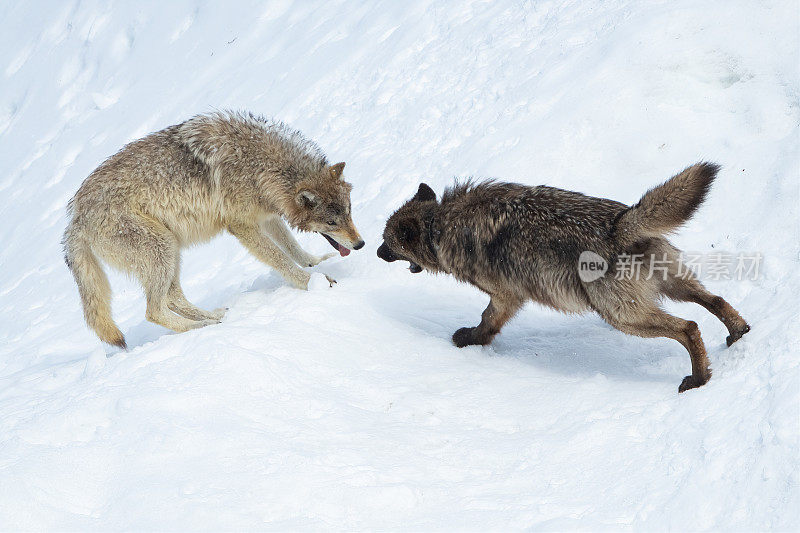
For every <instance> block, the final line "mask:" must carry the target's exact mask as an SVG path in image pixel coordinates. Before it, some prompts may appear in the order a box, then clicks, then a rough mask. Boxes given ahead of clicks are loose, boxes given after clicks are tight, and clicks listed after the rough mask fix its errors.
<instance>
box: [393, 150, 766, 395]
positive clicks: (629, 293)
mask: <svg viewBox="0 0 800 533" xmlns="http://www.w3.org/2000/svg"><path fill="white" fill-rule="evenodd" d="M717 171H718V167H717V166H716V165H713V164H709V163H700V164H697V165H693V166H691V167H689V168H687V169H686V170H684V171H683V172H681V173H680V174H678V175H676V176H675V177H673V178H672V179H670V180H668V181H667V182H665V183H664V184H662V185H659V186H658V187H655V188H653V189H651V190H650V191H648V192H647V193H646V194H645V195H644V196H643V197H642V199H641V200H640V201H639V202H638V203H637V204H636V205H634V206H632V207H628V206H626V205H625V204H622V203H620V202H615V201H613V200H607V199H604V198H595V197H591V196H586V195H584V194H581V193H578V192H573V191H566V190H562V189H557V188H554V187H546V186H538V187H528V186H524V185H519V184H513V183H498V182H493V181H489V182H484V183H478V184H475V183H467V184H461V185H458V184H457V185H456V186H454V187H452V188H450V189H447V190H446V191H445V192H444V194H443V195H442V198H441V201H437V199H436V194H435V193H434V192H433V190H431V189H430V187H428V186H427V185H425V184H422V185H420V187H419V190H418V191H417V194H416V195H415V196H414V198H412V199H411V200H410V201H408V202H407V203H406V204H405V205H403V206H402V207H401V208H400V209H398V210H397V211H396V212H395V213H394V214H393V215H392V216H391V217H390V218H389V220H388V221H387V223H386V229H385V231H384V243H383V244H382V245H381V246H380V248H379V249H378V256H379V257H381V258H382V259H384V260H386V261H394V260H406V261H409V262H410V265H411V266H410V270H411V271H412V272H420V271H422V270H423V269H424V270H428V271H430V272H444V273H448V274H452V275H453V276H455V277H456V278H458V279H459V280H461V281H464V282H467V283H470V284H472V285H474V286H476V287H478V288H479V289H481V290H482V291H484V292H486V293H487V294H489V295H490V297H491V299H490V303H489V306H488V307H487V308H486V310H485V311H484V312H483V317H482V320H481V323H480V324H479V325H478V326H476V327H468V328H461V329H459V330H458V331H456V332H455V334H454V335H453V341H454V342H455V344H456V345H458V346H467V345H471V344H488V343H489V342H491V341H492V339H493V338H494V336H495V335H496V334H497V333H498V332H499V331H500V329H501V328H502V326H503V324H505V323H506V322H507V321H508V320H509V319H510V318H511V317H512V316H514V314H515V313H516V312H517V311H518V310H519V309H520V307H521V306H522V305H523V304H524V303H525V302H526V301H529V300H533V301H536V302H539V303H542V304H544V305H547V306H550V307H552V308H554V309H558V310H560V311H564V312H575V313H580V312H584V311H588V310H594V311H596V312H597V313H598V314H599V315H600V316H601V317H603V319H604V320H605V321H606V322H608V323H609V324H611V325H612V326H614V327H615V328H617V329H619V330H620V331H624V332H626V333H630V334H633V335H639V336H642V337H661V336H664V337H669V338H672V339H675V340H677V341H678V342H680V343H681V344H682V345H683V346H684V347H686V349H687V350H688V351H689V354H690V356H691V361H692V375H690V376H687V377H686V378H685V379H684V380H683V382H682V383H681V386H680V387H679V390H680V391H681V392H682V391H684V390H687V389H689V388H693V387H698V386H700V385H703V384H704V383H706V382H707V381H708V379H709V377H710V376H711V371H710V369H709V365H708V359H707V356H706V351H705V347H704V345H703V342H702V339H701V338H700V332H699V330H698V328H697V324H696V323H695V322H692V321H687V320H683V319H680V318H678V317H674V316H672V315H669V314H667V313H666V312H665V311H663V310H662V309H661V307H660V306H659V300H660V299H661V298H662V297H668V298H672V299H674V300H679V301H691V302H696V303H698V304H700V305H702V306H704V307H705V308H706V309H708V310H709V311H710V312H712V313H714V314H715V315H716V316H717V317H718V318H719V319H720V320H721V321H722V322H723V323H724V324H725V325H726V326H727V328H728V330H729V333H730V335H729V337H728V344H729V345H730V344H731V343H733V342H734V341H736V340H737V339H739V338H740V337H741V336H742V335H743V334H744V333H746V332H747V331H749V329H750V328H749V326H748V325H747V323H746V322H745V321H744V320H743V319H742V318H741V316H739V314H738V313H737V312H736V311H735V310H734V309H733V308H732V307H731V306H730V305H729V304H728V303H727V302H726V301H725V300H723V299H722V298H720V297H719V296H715V295H713V294H711V293H709V292H708V291H706V290H705V288H704V287H703V286H702V284H701V283H700V282H699V281H698V280H697V279H696V277H695V276H694V275H693V274H691V273H688V274H687V273H686V272H681V271H679V265H680V257H679V256H680V251H679V250H677V249H676V248H675V247H674V246H672V244H670V243H669V242H668V241H667V240H666V238H664V235H665V234H666V233H669V232H671V231H674V230H675V229H677V228H678V227H679V226H680V225H681V224H683V223H684V222H686V221H687V220H688V219H689V218H690V217H691V216H692V214H693V213H694V212H695V210H696V209H697V208H698V206H699V205H700V204H701V203H702V202H703V199H704V198H705V196H706V194H707V192H708V190H709V187H710V186H711V183H712V181H713V180H714V177H715V176H716V174H717ZM584 252H592V253H593V254H596V256H599V258H602V259H603V260H604V261H605V262H606V265H607V266H608V270H607V272H605V275H602V276H601V277H599V278H598V279H594V280H591V281H587V280H584V279H582V277H581V275H580V269H579V262H580V259H581V254H582V253H584ZM634 255H635V256H636V257H640V258H641V261H642V263H641V265H640V267H639V270H640V274H639V275H637V276H631V277H627V276H618V275H617V267H618V265H619V264H620V263H619V259H620V258H621V257H632V256H634ZM654 259H655V260H658V261H663V263H661V265H666V272H664V275H663V276H661V275H656V276H652V277H650V278H649V279H647V274H648V272H649V269H650V262H651V261H652V260H654Z"/></svg>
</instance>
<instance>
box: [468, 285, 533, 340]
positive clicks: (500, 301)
mask: <svg viewBox="0 0 800 533" xmlns="http://www.w3.org/2000/svg"><path fill="white" fill-rule="evenodd" d="M520 307H522V301H521V300H520V299H519V298H516V297H514V296H511V295H496V294H493V295H492V296H491V300H490V301H489V305H488V306H487V307H486V309H485V310H484V311H483V314H482V315H481V323H480V324H478V325H477V326H475V327H474V328H461V329H459V330H458V331H456V332H455V333H454V334H453V343H454V344H455V345H456V346H458V347H459V348H463V347H464V346H470V345H473V344H480V345H486V344H489V343H490V342H492V339H494V337H495V335H497V334H498V333H499V332H500V329H501V328H502V327H503V325H504V324H505V323H506V322H508V321H509V320H510V319H511V317H513V316H514V315H515V314H516V313H517V311H519V308H520Z"/></svg>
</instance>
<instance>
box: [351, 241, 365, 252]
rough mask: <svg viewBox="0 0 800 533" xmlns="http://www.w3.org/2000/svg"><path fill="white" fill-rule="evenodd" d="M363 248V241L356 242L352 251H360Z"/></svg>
mask: <svg viewBox="0 0 800 533" xmlns="http://www.w3.org/2000/svg"><path fill="white" fill-rule="evenodd" d="M363 247H364V241H358V242H357V243H355V244H354V245H353V250H360V249H362V248H363Z"/></svg>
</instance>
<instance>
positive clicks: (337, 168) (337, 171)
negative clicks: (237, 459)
mask: <svg viewBox="0 0 800 533" xmlns="http://www.w3.org/2000/svg"><path fill="white" fill-rule="evenodd" d="M343 170H344V162H341V163H336V164H335V165H331V166H329V167H328V172H330V173H331V176H333V179H337V180H338V179H339V178H341V177H342V171H343Z"/></svg>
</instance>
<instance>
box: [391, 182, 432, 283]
mask: <svg viewBox="0 0 800 533" xmlns="http://www.w3.org/2000/svg"><path fill="white" fill-rule="evenodd" d="M436 207H437V203H436V193H435V192H433V189H431V188H430V187H428V186H427V185H426V184H424V183H422V184H420V186H419V189H418V190H417V194H415V195H414V197H413V198H412V199H411V200H409V201H407V202H406V203H405V204H403V206H402V207H401V208H400V209H398V210H397V211H395V212H394V214H393V215H392V216H391V217H389V220H387V221H386V229H384V230H383V244H381V245H380V247H379V248H378V257H380V258H381V259H383V260H384V261H388V262H390V263H391V262H392V261H397V260H398V259H399V260H401V261H408V262H409V263H410V265H409V267H408V269H409V270H410V271H411V272H413V273H414V274H417V273H419V272H422V270H423V269H427V270H430V271H432V272H437V271H439V270H440V268H439V260H438V258H437V256H436V251H435V250H434V248H433V242H432V238H433V237H432V231H433V228H432V223H433V215H434V212H435V210H436Z"/></svg>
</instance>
